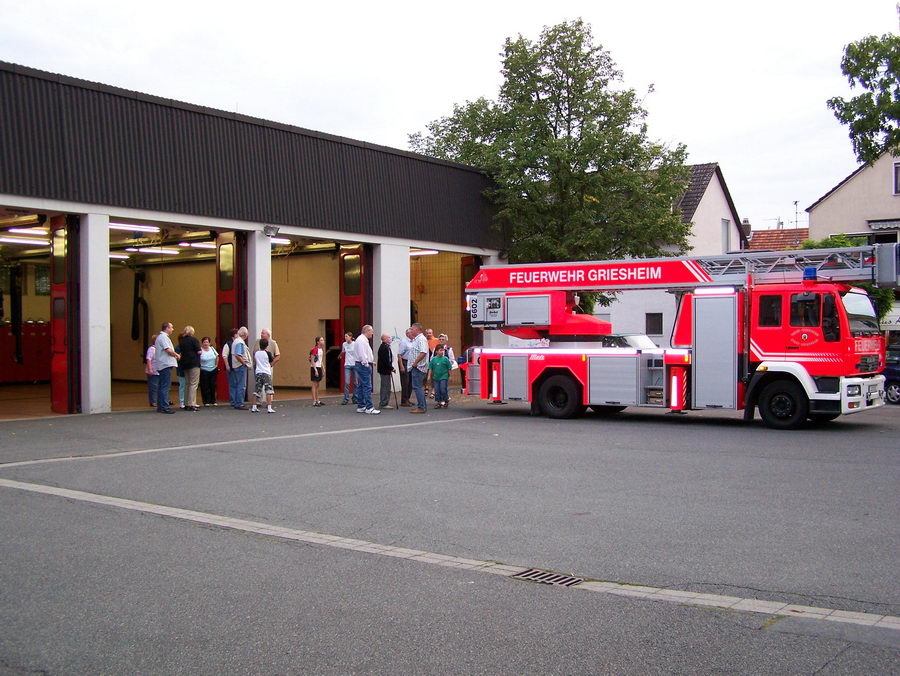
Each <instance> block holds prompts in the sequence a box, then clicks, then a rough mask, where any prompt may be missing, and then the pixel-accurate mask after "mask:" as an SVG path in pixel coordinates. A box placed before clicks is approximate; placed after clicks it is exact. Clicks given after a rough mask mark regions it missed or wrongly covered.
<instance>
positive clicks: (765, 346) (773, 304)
mask: <svg viewBox="0 0 900 676" xmlns="http://www.w3.org/2000/svg"><path fill="white" fill-rule="evenodd" d="M750 315H751V316H750V322H751V327H750V360H751V361H755V362H761V361H784V359H785V333H786V327H785V323H786V322H787V317H786V316H785V315H786V312H785V302H784V294H782V293H780V292H773V293H755V294H754V296H753V306H752V307H751V309H750Z"/></svg>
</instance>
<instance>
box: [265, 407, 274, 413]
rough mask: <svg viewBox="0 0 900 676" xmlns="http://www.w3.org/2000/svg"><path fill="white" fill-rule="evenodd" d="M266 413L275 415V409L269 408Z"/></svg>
mask: <svg viewBox="0 0 900 676" xmlns="http://www.w3.org/2000/svg"><path fill="white" fill-rule="evenodd" d="M266 413H275V409H274V408H272V407H271V406H269V407H268V408H267V409H266Z"/></svg>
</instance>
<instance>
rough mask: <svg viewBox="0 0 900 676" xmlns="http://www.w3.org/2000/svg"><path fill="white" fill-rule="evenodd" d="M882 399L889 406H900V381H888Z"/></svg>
mask: <svg viewBox="0 0 900 676" xmlns="http://www.w3.org/2000/svg"><path fill="white" fill-rule="evenodd" d="M884 398H885V399H886V400H887V403H889V404H894V405H897V404H900V380H889V381H888V382H887V384H886V385H885V386H884Z"/></svg>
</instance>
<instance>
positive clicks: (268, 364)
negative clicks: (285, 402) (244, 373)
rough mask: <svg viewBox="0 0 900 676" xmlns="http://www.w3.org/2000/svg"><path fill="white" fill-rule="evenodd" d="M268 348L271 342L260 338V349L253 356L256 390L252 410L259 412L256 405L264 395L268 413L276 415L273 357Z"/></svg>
mask: <svg viewBox="0 0 900 676" xmlns="http://www.w3.org/2000/svg"><path fill="white" fill-rule="evenodd" d="M267 347H269V341H268V340H266V339H265V338H260V339H259V349H258V350H257V351H256V353H255V354H254V355H253V363H254V364H255V365H256V370H255V374H256V389H255V390H254V392H253V406H252V407H251V409H250V410H251V411H252V412H253V413H257V412H259V409H258V408H257V406H256V405H257V403H259V402H260V400H262V398H263V395H265V397H266V404H268V408H267V409H266V413H275V409H274V408H272V397H274V396H275V388H274V387H272V355H271V354H270V353H269V352H267V351H266V348H267Z"/></svg>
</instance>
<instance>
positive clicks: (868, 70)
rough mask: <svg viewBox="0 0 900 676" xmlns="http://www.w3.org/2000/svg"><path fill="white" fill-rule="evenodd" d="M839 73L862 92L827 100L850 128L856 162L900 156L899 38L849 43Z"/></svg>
mask: <svg viewBox="0 0 900 676" xmlns="http://www.w3.org/2000/svg"><path fill="white" fill-rule="evenodd" d="M898 12H900V6H898ZM841 71H842V72H843V73H844V75H845V76H847V79H848V80H849V82H850V87H851V89H852V88H854V87H856V86H859V87H861V88H862V89H863V90H864V91H863V93H861V94H859V95H858V96H854V97H853V98H851V99H850V100H845V99H843V98H841V97H839V96H835V97H834V98H832V99H829V101H828V107H829V108H831V110H833V111H834V116H835V117H836V118H837V119H838V120H840V122H841V123H842V124H846V125H847V126H848V127H849V128H850V141H851V142H852V143H853V151H854V152H855V153H856V157H857V159H859V161H860V162H862V163H864V164H867V165H871V164H872V163H873V162H875V160H877V159H878V158H879V157H881V155H883V154H884V153H885V152H887V151H890V152H891V153H892V154H893V155H898V154H900V127H898V124H900V79H898V78H900V37H898V36H896V35H892V34H891V33H886V34H885V35H882V36H881V37H876V36H874V35H868V36H866V37H864V38H863V39H862V40H858V41H857V42H851V43H850V44H849V45H847V47H846V48H845V49H844V58H843V59H841Z"/></svg>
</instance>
